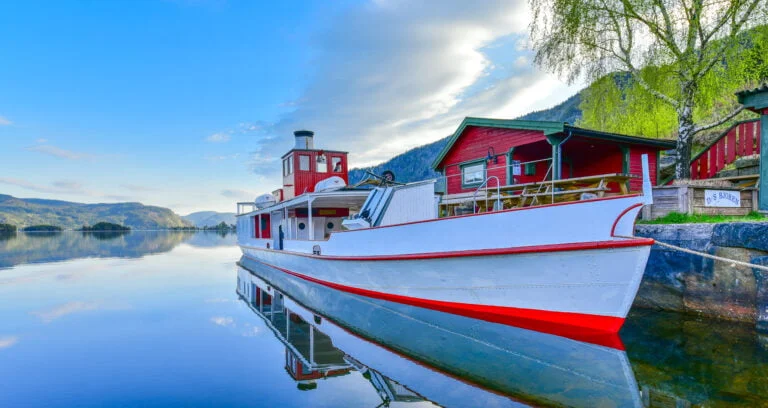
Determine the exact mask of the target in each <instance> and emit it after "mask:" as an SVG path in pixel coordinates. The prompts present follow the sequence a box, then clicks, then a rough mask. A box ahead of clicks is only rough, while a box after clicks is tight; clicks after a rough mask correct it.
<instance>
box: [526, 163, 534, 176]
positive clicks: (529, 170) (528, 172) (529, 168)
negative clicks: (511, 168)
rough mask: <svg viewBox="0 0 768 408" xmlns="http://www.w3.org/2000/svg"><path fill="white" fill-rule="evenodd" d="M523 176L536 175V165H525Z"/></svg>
mask: <svg viewBox="0 0 768 408" xmlns="http://www.w3.org/2000/svg"><path fill="white" fill-rule="evenodd" d="M525 175H526V176H535V175H536V163H525Z"/></svg>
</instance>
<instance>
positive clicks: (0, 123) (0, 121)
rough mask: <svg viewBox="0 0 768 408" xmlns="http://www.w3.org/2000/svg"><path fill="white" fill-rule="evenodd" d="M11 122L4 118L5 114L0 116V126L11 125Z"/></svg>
mask: <svg viewBox="0 0 768 408" xmlns="http://www.w3.org/2000/svg"><path fill="white" fill-rule="evenodd" d="M12 124H13V122H11V121H10V120H8V118H6V117H5V116H0V126H8V125H12Z"/></svg>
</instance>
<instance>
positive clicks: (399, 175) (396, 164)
mask: <svg viewBox="0 0 768 408" xmlns="http://www.w3.org/2000/svg"><path fill="white" fill-rule="evenodd" d="M583 92H584V91H581V92H579V93H577V94H576V95H573V96H571V97H570V98H568V99H566V100H565V101H564V102H562V103H560V104H558V105H557V106H554V107H552V108H550V109H545V110H540V111H535V112H531V113H528V114H526V115H523V116H520V117H519V118H517V119H521V120H548V121H556V122H568V123H571V124H575V123H576V121H578V120H579V119H580V118H581V110H580V109H579V104H580V103H581V95H582V93H583ZM458 126H459V124H458V123H457V124H456V127H458ZM449 137H450V136H446V137H444V138H442V139H440V140H438V141H435V142H432V143H429V144H426V145H423V146H419V147H414V148H413V149H411V150H408V151H407V152H405V153H401V154H399V155H397V156H395V157H393V158H391V159H389V160H387V161H385V162H384V163H381V164H379V165H376V166H373V167H364V168H357V169H351V170H350V171H349V182H350V184H354V183H356V182H358V181H360V180H362V179H363V178H365V176H366V173H365V172H366V170H367V171H370V172H372V173H374V174H381V173H382V172H383V171H384V170H390V171H392V172H394V173H395V178H396V179H397V181H400V182H404V183H407V182H412V181H419V180H426V179H430V178H435V177H437V176H438V174H437V173H436V172H434V171H433V170H432V161H433V160H435V157H437V155H438V154H439V153H440V150H442V149H443V147H444V146H445V144H446V143H447V142H448V138H449Z"/></svg>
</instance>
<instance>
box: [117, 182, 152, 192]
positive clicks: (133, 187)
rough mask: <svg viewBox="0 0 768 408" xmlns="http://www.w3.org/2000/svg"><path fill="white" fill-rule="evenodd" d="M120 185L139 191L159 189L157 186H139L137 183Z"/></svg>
mask: <svg viewBox="0 0 768 408" xmlns="http://www.w3.org/2000/svg"><path fill="white" fill-rule="evenodd" d="M120 187H122V188H124V189H126V190H131V191H140V192H146V191H161V190H160V189H159V188H156V187H147V186H140V185H138V184H121V185H120Z"/></svg>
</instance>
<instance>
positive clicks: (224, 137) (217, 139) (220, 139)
mask: <svg viewBox="0 0 768 408" xmlns="http://www.w3.org/2000/svg"><path fill="white" fill-rule="evenodd" d="M229 139H230V136H229V135H228V134H227V133H224V132H218V133H214V134H212V135H210V136H208V137H206V138H205V140H206V141H207V142H211V143H224V142H228V141H229Z"/></svg>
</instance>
